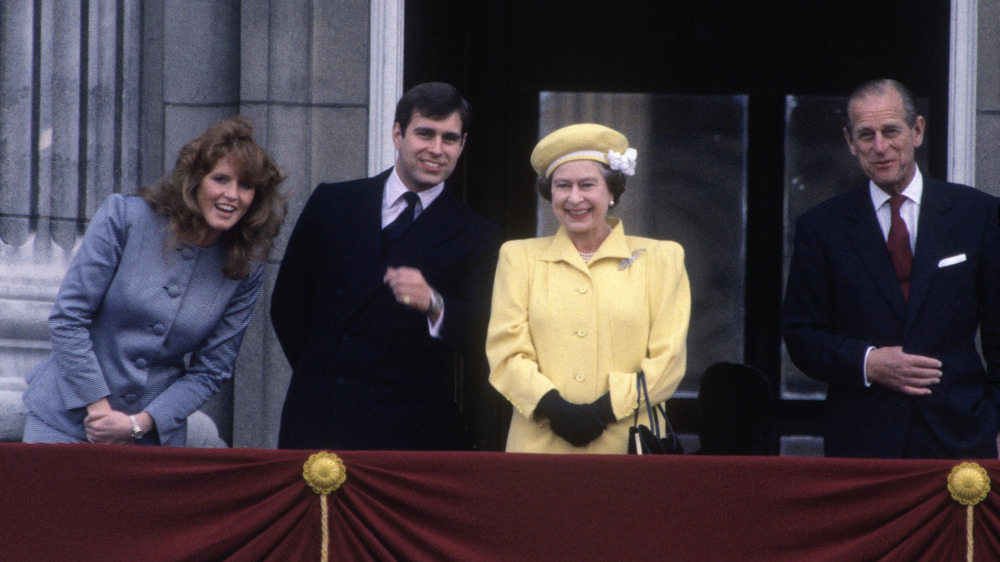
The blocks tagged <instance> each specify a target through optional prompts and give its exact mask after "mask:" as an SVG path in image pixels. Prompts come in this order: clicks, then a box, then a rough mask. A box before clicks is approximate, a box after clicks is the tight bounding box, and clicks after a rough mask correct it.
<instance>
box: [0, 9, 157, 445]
mask: <svg viewBox="0 0 1000 562" xmlns="http://www.w3.org/2000/svg"><path fill="white" fill-rule="evenodd" d="M137 7H138V2H137V1H135V0H132V1H125V2H115V1H111V0H97V1H91V2H89V3H78V2H61V1H59V0H42V1H37V2H35V1H32V0H4V2H2V3H0V440H19V439H20V434H21V429H22V427H23V414H24V409H23V405H22V404H21V399H20V395H21V391H22V390H23V389H24V375H25V374H26V373H27V372H28V371H29V370H30V369H31V368H32V367H34V365H36V364H37V363H38V362H39V361H40V360H41V359H42V358H44V357H45V356H46V355H47V354H48V352H49V349H50V345H49V338H48V329H47V325H46V320H47V317H48V313H49V310H50V308H51V305H52V302H53V300H54V299H55V295H56V292H57V291H58V287H59V283H60V282H61V280H62V276H63V274H64V273H65V269H66V266H67V264H68V261H69V258H70V257H71V256H72V254H73V251H74V249H75V248H76V245H77V243H78V241H79V238H80V236H81V234H82V233H83V231H84V229H85V228H86V224H87V221H88V220H89V219H90V217H91V216H92V215H93V213H94V211H95V210H96V209H97V207H98V206H99V205H100V203H101V202H102V201H103V200H104V199H105V198H106V197H107V196H108V195H109V194H110V193H114V192H120V191H123V190H124V191H131V190H133V189H134V184H135V182H136V178H137V162H138V150H137V147H136V144H135V142H134V141H135V138H136V135H137V131H138V106H139V99H138V95H137V90H136V89H135V87H134V85H135V82H133V81H130V80H129V79H131V78H132V77H135V76H138V56H137V54H136V53H137V52H138V48H137V45H136V39H137V30H138V29H139V25H138V23H139V22H138V13H139V12H138V9H137ZM125 77H128V78H129V79H126V78H125Z"/></svg>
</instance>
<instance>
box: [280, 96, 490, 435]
mask: <svg viewBox="0 0 1000 562" xmlns="http://www.w3.org/2000/svg"><path fill="white" fill-rule="evenodd" d="M469 113H470V110H469V104H468V102H467V101H466V100H465V99H464V98H462V96H461V94H459V92H458V91H457V90H455V88H453V87H452V86H450V85H448V84H443V83H427V84H421V85H419V86H416V87H414V88H413V89H411V90H409V91H408V92H406V94H404V96H403V98H402V99H401V100H400V101H399V104H398V105H397V107H396V116H395V123H394V125H393V130H392V138H393V143H394V144H395V147H396V150H397V151H398V155H397V159H396V165H395V167H393V168H391V169H389V170H386V171H385V172H383V173H381V174H379V175H378V176H376V177H374V178H367V179H360V180H355V181H349V182H344V183H338V184H321V185H319V186H318V187H317V188H316V189H315V191H314V192H313V194H312V196H311V197H310V199H309V201H308V203H307V204H306V206H305V208H304V209H303V211H302V214H301V215H300V216H299V219H298V222H297V224H296V225H295V230H294V231H293V232H292V235H291V238H290V239H289V241H288V248H287V250H286V251H285V255H284V258H283V260H282V263H281V269H280V270H279V272H278V278H277V281H276V283H275V287H274V294H273V296H272V299H271V320H272V322H273V324H274V329H275V332H276V333H277V336H278V340H279V341H280V342H281V346H282V349H283V350H284V352H285V355H286V356H287V357H288V361H289V362H290V363H291V365H292V369H293V372H292V380H291V384H290V386H289V389H288V395H287V397H286V399H285V405H284V410H283V412H282V416H281V431H280V436H279V443H278V445H279V447H281V448H297V449H318V448H330V449H409V450H445V449H461V448H466V447H467V446H468V444H469V440H468V438H467V437H468V436H467V435H466V434H465V432H464V431H463V422H462V419H461V417H460V415H459V412H458V409H457V407H456V401H455V392H456V390H455V386H456V385H455V384H453V383H454V370H455V367H454V363H455V361H454V357H455V356H456V355H455V353H453V352H459V353H464V354H465V357H466V363H467V364H471V365H480V364H483V360H484V359H485V356H484V353H485V352H484V345H485V344H484V341H485V331H486V324H487V322H488V321H489V306H490V298H491V293H492V286H493V275H494V270H495V268H496V261H497V253H498V251H499V246H500V242H501V237H500V230H499V228H498V227H497V226H496V225H494V224H492V223H490V222H488V221H487V220H486V219H484V218H482V217H480V216H479V215H477V214H475V213H474V212H472V211H471V210H470V209H469V208H468V207H466V206H465V205H464V204H463V203H461V202H460V201H459V200H458V199H456V198H455V197H454V196H453V195H452V194H451V193H450V192H449V191H447V190H445V189H444V181H445V180H446V179H447V178H448V177H449V176H450V175H451V173H452V172H453V171H454V169H455V164H456V163H457V161H458V158H459V156H460V155H461V154H462V149H463V148H464V146H465V140H466V126H467V124H468V120H469Z"/></svg>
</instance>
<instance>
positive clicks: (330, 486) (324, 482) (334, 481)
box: [302, 451, 347, 562]
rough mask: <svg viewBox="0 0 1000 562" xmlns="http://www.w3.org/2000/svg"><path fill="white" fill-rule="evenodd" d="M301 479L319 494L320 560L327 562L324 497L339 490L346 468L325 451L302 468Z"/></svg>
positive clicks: (328, 554)
mask: <svg viewBox="0 0 1000 562" xmlns="http://www.w3.org/2000/svg"><path fill="white" fill-rule="evenodd" d="M302 477H303V478H305V480H306V483H307V484H309V487H310V488H312V489H313V491H314V492H316V493H317V494H319V505H320V510H321V513H322V516H321V518H320V522H321V524H322V527H323V531H322V532H323V542H322V544H321V546H320V560H321V561H322V562H328V561H329V560H330V525H329V521H330V515H329V509H328V507H327V500H326V496H327V495H329V494H330V493H331V492H333V491H335V490H336V489H337V488H340V486H341V484H343V483H344V481H345V480H347V468H346V467H345V466H344V461H342V460H340V458H339V457H337V455H334V454H333V453H327V452H325V451H322V452H319V453H315V454H313V455H312V456H311V457H309V460H307V461H306V464H305V465H304V466H303V467H302Z"/></svg>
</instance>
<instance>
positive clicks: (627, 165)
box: [531, 123, 636, 178]
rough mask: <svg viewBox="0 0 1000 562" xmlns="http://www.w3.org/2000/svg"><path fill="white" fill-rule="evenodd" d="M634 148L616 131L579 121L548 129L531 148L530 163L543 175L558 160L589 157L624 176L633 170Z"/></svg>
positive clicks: (553, 167)
mask: <svg viewBox="0 0 1000 562" xmlns="http://www.w3.org/2000/svg"><path fill="white" fill-rule="evenodd" d="M635 157H636V152H635V149H634V148H629V147H628V139H627V138H625V135H623V134H621V133H619V132H618V131H616V130H614V129H611V128H609V127H605V126H604V125H598V124H596V123H579V124H577V125H570V126H568V127H563V128H562V129H558V130H556V131H553V132H552V133H549V134H548V135H546V136H545V138H543V139H542V140H540V141H538V144H537V145H535V149H534V150H532V151H531V167H532V168H534V169H535V172H536V173H537V174H538V175H539V177H543V178H547V177H549V176H551V175H552V172H553V171H554V170H555V169H556V168H558V167H559V165H560V164H565V163H566V162H571V161H573V160H593V161H595V162H602V163H604V164H608V165H609V166H611V169H612V170H618V171H620V172H622V173H623V174H625V175H626V176H631V175H634V174H635Z"/></svg>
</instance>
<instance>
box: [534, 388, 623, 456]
mask: <svg viewBox="0 0 1000 562" xmlns="http://www.w3.org/2000/svg"><path fill="white" fill-rule="evenodd" d="M535 412H536V413H537V414H538V415H539V416H541V417H545V418H548V420H549V423H550V426H551V427H552V432H553V433H555V434H556V435H558V436H559V437H562V438H563V439H565V440H566V441H569V443H570V445H573V446H574V447H582V446H584V445H586V444H587V443H590V442H591V441H593V440H594V439H597V438H598V437H600V436H601V434H602V433H604V430H605V428H607V425H608V422H607V421H605V420H606V419H607V416H608V413H609V412H611V395H610V394H605V395H604V396H602V397H600V398H598V399H597V400H596V401H594V402H592V403H590V404H573V403H572V402H567V401H566V400H565V399H564V398H563V397H562V395H560V394H559V391H558V390H556V389H552V390H550V391H548V392H547V393H546V394H545V396H542V399H541V400H539V401H538V405H537V406H536V407H535ZM610 416H611V418H612V419H613V418H614V413H613V412H612V413H610Z"/></svg>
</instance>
